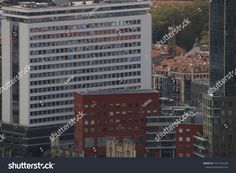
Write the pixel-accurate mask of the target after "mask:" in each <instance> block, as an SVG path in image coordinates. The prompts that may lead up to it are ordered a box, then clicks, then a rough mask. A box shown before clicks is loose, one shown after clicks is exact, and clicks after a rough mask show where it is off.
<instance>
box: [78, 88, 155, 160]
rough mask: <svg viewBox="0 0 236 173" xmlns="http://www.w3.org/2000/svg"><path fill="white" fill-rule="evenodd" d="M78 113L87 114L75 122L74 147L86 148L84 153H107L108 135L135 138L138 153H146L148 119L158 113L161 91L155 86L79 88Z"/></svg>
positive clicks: (91, 154)
mask: <svg viewBox="0 0 236 173" xmlns="http://www.w3.org/2000/svg"><path fill="white" fill-rule="evenodd" d="M75 113H76V114H80V113H83V114H85V115H84V116H83V117H82V119H81V120H79V121H78V122H76V125H75V148H76V149H77V150H81V151H82V150H83V151H84V155H85V157H95V156H96V157H105V156H106V141H107V137H116V138H118V139H119V140H130V141H133V142H134V143H135V150H136V156H137V157H144V156H145V154H146V121H147V119H148V117H154V116H158V115H159V93H158V92H155V91H153V90H117V91H88V92H79V93H76V95H75ZM153 140H154V138H153ZM154 154H156V153H154Z"/></svg>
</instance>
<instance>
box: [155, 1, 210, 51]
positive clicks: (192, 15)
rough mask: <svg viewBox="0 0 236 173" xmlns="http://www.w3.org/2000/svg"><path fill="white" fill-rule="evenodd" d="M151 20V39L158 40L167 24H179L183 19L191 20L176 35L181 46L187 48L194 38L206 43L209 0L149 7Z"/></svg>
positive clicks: (189, 47) (165, 29)
mask: <svg viewBox="0 0 236 173" xmlns="http://www.w3.org/2000/svg"><path fill="white" fill-rule="evenodd" d="M151 14H152V21H153V41H154V42H156V41H159V40H161V39H162V37H163V35H164V34H167V33H168V27H169V26H174V27H175V26H178V25H181V24H182V23H183V21H184V19H187V18H188V19H189V20H190V21H191V23H190V25H188V26H187V27H186V28H184V29H182V30H181V31H180V32H179V33H178V34H177V35H176V42H177V44H178V45H180V46H181V47H183V48H185V49H186V50H189V49H191V48H192V45H193V44H194V41H195V38H196V37H198V38H200V40H201V41H200V42H201V43H204V44H208V38H207V36H208V34H207V33H208V18H209V1H208V0H194V1H193V3H187V4H168V5H163V6H160V7H154V8H153V9H151Z"/></svg>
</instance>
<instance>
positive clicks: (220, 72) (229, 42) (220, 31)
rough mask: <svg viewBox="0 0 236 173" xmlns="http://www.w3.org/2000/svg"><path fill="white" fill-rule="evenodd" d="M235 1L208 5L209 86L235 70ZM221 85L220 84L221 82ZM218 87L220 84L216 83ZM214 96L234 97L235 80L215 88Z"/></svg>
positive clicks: (212, 85) (228, 0)
mask: <svg viewBox="0 0 236 173" xmlns="http://www.w3.org/2000/svg"><path fill="white" fill-rule="evenodd" d="M235 10H236V1H235V0H212V2H211V3H210V86H211V87H214V86H216V84H217V82H218V81H221V80H222V79H224V77H225V76H226V75H227V74H228V73H229V72H233V73H232V74H233V75H235V74H236V73H235V68H236V11H235ZM221 83H222V82H221ZM218 84H219V85H220V83H218ZM216 88H217V91H216V92H214V95H216V96H236V92H235V91H236V78H235V77H232V78H231V79H230V80H228V81H227V82H225V85H223V86H221V87H216Z"/></svg>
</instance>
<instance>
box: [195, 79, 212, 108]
mask: <svg viewBox="0 0 236 173" xmlns="http://www.w3.org/2000/svg"><path fill="white" fill-rule="evenodd" d="M208 89H209V79H196V80H193V81H192V82H191V105H192V106H196V107H197V108H198V110H201V109H202V103H203V101H202V98H203V94H206V93H207V92H208Z"/></svg>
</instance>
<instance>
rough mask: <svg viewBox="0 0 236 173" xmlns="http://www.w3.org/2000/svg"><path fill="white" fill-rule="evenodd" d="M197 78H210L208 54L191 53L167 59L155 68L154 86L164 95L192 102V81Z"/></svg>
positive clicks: (177, 100) (176, 99)
mask: <svg viewBox="0 0 236 173" xmlns="http://www.w3.org/2000/svg"><path fill="white" fill-rule="evenodd" d="M195 79H208V57H207V56H200V54H199V55H196V54H191V55H186V56H179V57H175V58H174V59H165V60H163V61H161V62H160V63H159V64H158V65H157V66H156V67H155V68H154V74H153V85H154V88H155V89H156V90H157V91H159V92H160V94H161V96H162V97H168V98H172V99H174V100H175V101H176V102H178V103H181V102H184V103H190V101H191V81H192V80H195Z"/></svg>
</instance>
